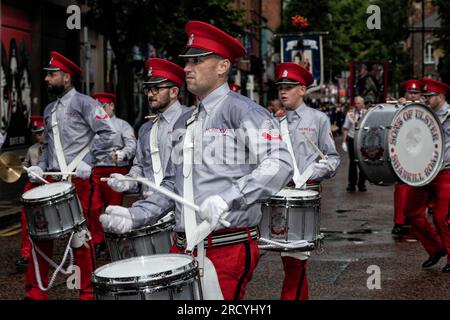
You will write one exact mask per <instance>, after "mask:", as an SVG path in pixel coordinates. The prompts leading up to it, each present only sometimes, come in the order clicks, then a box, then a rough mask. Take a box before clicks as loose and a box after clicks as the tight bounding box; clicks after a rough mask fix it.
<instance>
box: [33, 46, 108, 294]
mask: <svg viewBox="0 0 450 320" xmlns="http://www.w3.org/2000/svg"><path fill="white" fill-rule="evenodd" d="M50 55H51V59H50V62H49V65H48V67H46V68H44V70H46V71H47V75H46V77H45V82H46V83H47V91H48V92H49V94H52V95H54V96H56V97H57V100H56V101H53V102H51V103H50V104H49V105H48V106H47V107H46V108H45V110H44V124H45V131H44V143H43V148H42V155H41V157H40V158H39V161H38V163H37V166H31V167H30V170H29V173H28V176H29V177H30V180H31V181H37V179H36V178H35V176H34V175H37V176H40V177H42V176H43V172H44V171H54V172H68V171H73V170H75V173H76V176H75V177H73V178H72V179H71V182H72V183H73V184H74V185H75V188H76V192H77V196H78V198H79V200H80V204H81V207H82V209H83V213H84V215H85V218H86V225H85V226H82V230H81V231H78V232H77V233H76V235H75V236H74V237H73V241H72V243H71V246H72V248H73V249H74V255H75V262H76V265H77V266H78V267H79V268H80V273H81V278H80V299H93V298H94V296H93V293H92V285H91V275H92V273H93V270H94V269H95V254H94V249H93V246H92V242H91V241H90V239H89V233H88V232H87V229H86V228H89V226H90V221H89V219H90V198H91V196H92V194H91V190H92V188H91V184H90V176H91V171H92V165H93V159H95V157H96V155H98V154H99V152H100V151H101V150H104V149H108V148H110V147H111V146H112V143H113V141H112V139H113V137H114V134H115V130H114V127H113V124H112V122H111V119H110V118H109V116H108V115H107V114H106V112H105V111H104V110H103V108H102V107H101V106H100V104H99V103H98V102H97V101H95V100H94V99H92V98H91V97H89V96H86V95H84V94H81V93H79V92H78V91H77V90H76V89H75V88H74V81H75V79H76V78H77V77H79V76H80V75H81V69H80V68H79V67H78V66H77V65H76V64H75V63H74V62H73V61H71V60H69V59H68V58H66V57H64V56H63V55H61V54H59V53H58V52H56V51H52V52H51V53H50ZM95 135H97V136H98V138H97V139H94V136H95ZM91 143H92V145H91ZM33 174H34V175H33ZM55 177H56V176H55ZM59 177H61V176H59ZM55 179H56V178H52V180H53V181H55ZM78 239H80V241H77V240H78ZM35 245H36V246H37V247H39V249H40V250H41V251H42V252H43V253H44V254H45V255H47V257H49V258H50V259H51V258H52V255H53V240H48V241H47V240H40V241H35ZM85 245H86V246H87V247H86V246H85ZM37 261H38V266H39V271H40V278H41V279H42V284H43V286H45V287H46V286H48V276H47V272H48V269H49V263H48V262H47V261H46V260H44V259H43V258H42V257H41V256H40V255H38V260H37ZM26 298H27V299H48V293H47V291H42V290H41V289H40V288H39V286H38V282H37V279H36V276H35V265H34V263H30V264H28V270H27V276H26Z"/></svg>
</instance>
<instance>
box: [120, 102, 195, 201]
mask: <svg viewBox="0 0 450 320" xmlns="http://www.w3.org/2000/svg"><path fill="white" fill-rule="evenodd" d="M189 111H191V110H190V109H189V108H187V107H186V106H183V105H181V104H180V103H179V102H178V101H176V102H175V103H173V104H172V105H171V106H170V107H169V108H167V110H166V111H164V112H163V113H160V114H158V117H157V119H155V121H158V137H157V141H158V148H159V156H160V159H161V166H162V170H163V173H165V172H166V168H167V165H168V163H169V159H170V155H171V153H172V138H171V137H172V132H173V127H174V125H175V123H176V122H177V120H178V118H180V116H181V115H182V114H185V113H187V112H189ZM154 123H155V122H154V121H148V122H147V123H145V124H143V125H142V126H141V128H140V129H139V138H138V144H137V149H136V156H135V157H134V160H133V166H132V167H131V169H130V172H129V173H128V174H127V176H131V177H133V176H136V177H145V178H147V179H149V180H151V181H153V182H154V181H155V179H154V173H153V164H152V156H151V150H150V133H151V130H152V127H153V125H154ZM141 187H142V191H147V190H148V187H147V186H145V185H141ZM132 191H135V192H137V191H138V190H132Z"/></svg>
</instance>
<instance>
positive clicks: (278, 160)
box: [102, 21, 293, 300]
mask: <svg viewBox="0 0 450 320" xmlns="http://www.w3.org/2000/svg"><path fill="white" fill-rule="evenodd" d="M185 30H186V33H187V36H188V42H187V45H186V50H185V51H184V52H183V54H182V55H180V57H182V58H184V59H185V67H184V71H185V75H186V84H187V89H188V91H189V92H191V93H192V94H194V95H196V96H197V97H198V108H197V109H196V110H195V111H194V112H193V113H192V114H191V113H188V114H186V115H185V116H183V117H181V118H180V119H179V120H178V122H177V124H176V125H175V127H176V129H178V130H176V131H177V133H176V135H173V136H172V137H173V141H174V143H175V145H174V148H177V149H176V150H179V152H176V153H173V156H172V159H171V164H170V165H169V167H168V169H167V172H166V176H165V178H164V180H163V182H162V184H161V185H162V186H164V187H166V188H168V189H170V190H173V191H174V192H176V193H178V194H179V195H181V196H183V197H184V198H186V199H187V200H189V201H191V202H194V203H197V204H199V205H200V212H199V213H197V216H194V215H195V213H194V212H193V211H192V209H190V208H189V207H186V206H185V207H183V206H182V205H181V204H180V203H178V202H177V203H176V204H175V222H176V225H175V229H174V230H175V232H176V241H175V244H174V245H173V246H172V249H171V252H172V253H183V252H185V250H186V247H185V245H186V244H185V243H186V234H185V232H187V233H188V234H187V236H188V237H189V235H191V234H192V233H191V229H190V225H191V224H192V223H193V224H194V225H196V224H198V223H201V222H203V221H207V222H208V224H209V226H210V227H209V230H211V231H212V233H210V234H209V236H208V237H207V239H205V240H204V241H202V242H200V244H199V245H198V246H197V248H199V247H200V248H202V249H201V250H197V251H203V246H205V250H206V257H208V258H209V259H210V261H211V262H212V264H213V265H214V268H215V270H216V272H217V276H218V281H219V285H220V289H221V293H222V295H223V297H224V298H225V299H226V300H231V299H242V298H243V297H244V295H245V289H246V286H247V283H248V281H249V280H250V279H251V277H252V274H253V271H254V269H255V268H256V265H257V263H258V261H259V248H258V243H257V238H258V231H257V226H258V224H259V223H260V220H261V215H262V212H261V203H260V202H259V201H261V200H262V199H267V198H269V197H271V196H272V195H275V194H276V193H277V192H279V191H280V190H281V188H282V187H283V186H284V185H286V183H287V182H288V181H289V180H290V179H291V177H292V171H293V170H292V161H291V159H290V154H289V151H288V150H287V147H286V144H285V143H284V142H283V141H282V140H281V136H280V132H279V127H278V124H277V123H276V121H275V120H274V119H272V117H271V116H270V114H269V113H268V112H267V110H266V109H265V108H263V107H261V106H260V105H258V104H256V103H255V102H253V101H252V100H250V99H249V98H247V97H245V96H242V95H240V94H238V93H236V92H233V91H231V90H230V88H229V86H228V83H227V79H228V75H229V73H230V71H231V66H232V64H233V63H234V62H236V60H237V59H238V58H240V57H242V56H244V55H245V49H244V47H243V46H242V44H241V43H240V41H239V40H237V39H235V38H233V37H232V36H230V35H228V34H227V33H225V32H224V31H222V30H220V29H218V28H216V27H214V26H212V25H210V24H208V23H205V22H201V21H190V22H188V23H187V25H186V28H185ZM180 129H182V130H180ZM193 131H195V134H194V133H193ZM184 133H185V134H184ZM187 136H188V138H189V139H188V138H186V137H187ZM191 137H192V138H193V139H191ZM224 145H225V147H226V151H225V153H226V155H231V154H233V156H228V157H227V156H226V155H225V157H226V159H225V158H224ZM192 148H193V149H192ZM189 150H192V151H189ZM235 154H237V160H236V158H235V156H234V155H235ZM194 155H195V157H194ZM245 159H253V160H254V161H253V162H252V163H251V164H249V163H248V162H249V161H248V160H247V161H246V160H245ZM173 206H174V203H173V201H172V200H170V199H169V198H168V197H166V196H164V195H162V194H160V193H154V194H152V195H151V196H150V197H149V198H147V199H145V200H143V201H138V202H136V203H134V204H133V206H132V207H131V208H129V209H127V208H122V207H119V208H117V207H113V208H112V209H111V210H108V209H107V212H106V213H107V214H108V215H107V216H105V217H104V218H103V221H102V222H104V225H105V226H107V227H110V228H112V229H113V230H116V231H119V232H128V231H129V230H131V228H136V227H139V226H142V225H145V224H152V223H154V222H156V221H157V220H158V219H159V218H160V217H161V216H162V215H164V214H165V213H166V212H168V211H169V210H172V209H173ZM221 218H223V219H226V220H227V221H228V222H229V224H230V225H229V226H225V225H223V222H219V221H220V219H221ZM185 222H186V223H185Z"/></svg>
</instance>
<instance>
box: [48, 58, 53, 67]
mask: <svg viewBox="0 0 450 320" xmlns="http://www.w3.org/2000/svg"><path fill="white" fill-rule="evenodd" d="M52 62H53V57H51V58H50V62H49V63H48V64H49V65H50V64H52Z"/></svg>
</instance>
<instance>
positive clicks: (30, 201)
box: [20, 181, 76, 204]
mask: <svg viewBox="0 0 450 320" xmlns="http://www.w3.org/2000/svg"><path fill="white" fill-rule="evenodd" d="M56 183H57V184H70V185H71V186H70V188H69V189H67V190H65V191H61V192H59V193H57V194H54V195H51V196H47V197H43V198H34V199H25V198H24V197H23V196H24V195H25V194H26V193H28V192H29V191H34V192H36V189H37V188H39V187H43V186H45V185H42V186H39V187H36V188H33V189H31V190H28V191H27V192H25V193H23V194H22V196H21V197H20V201H21V202H22V203H24V204H35V203H43V202H48V201H49V200H55V199H59V198H61V197H63V196H66V195H69V194H73V193H75V194H76V188H75V185H74V184H73V183H71V182H67V181H59V182H52V183H51V184H56Z"/></svg>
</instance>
